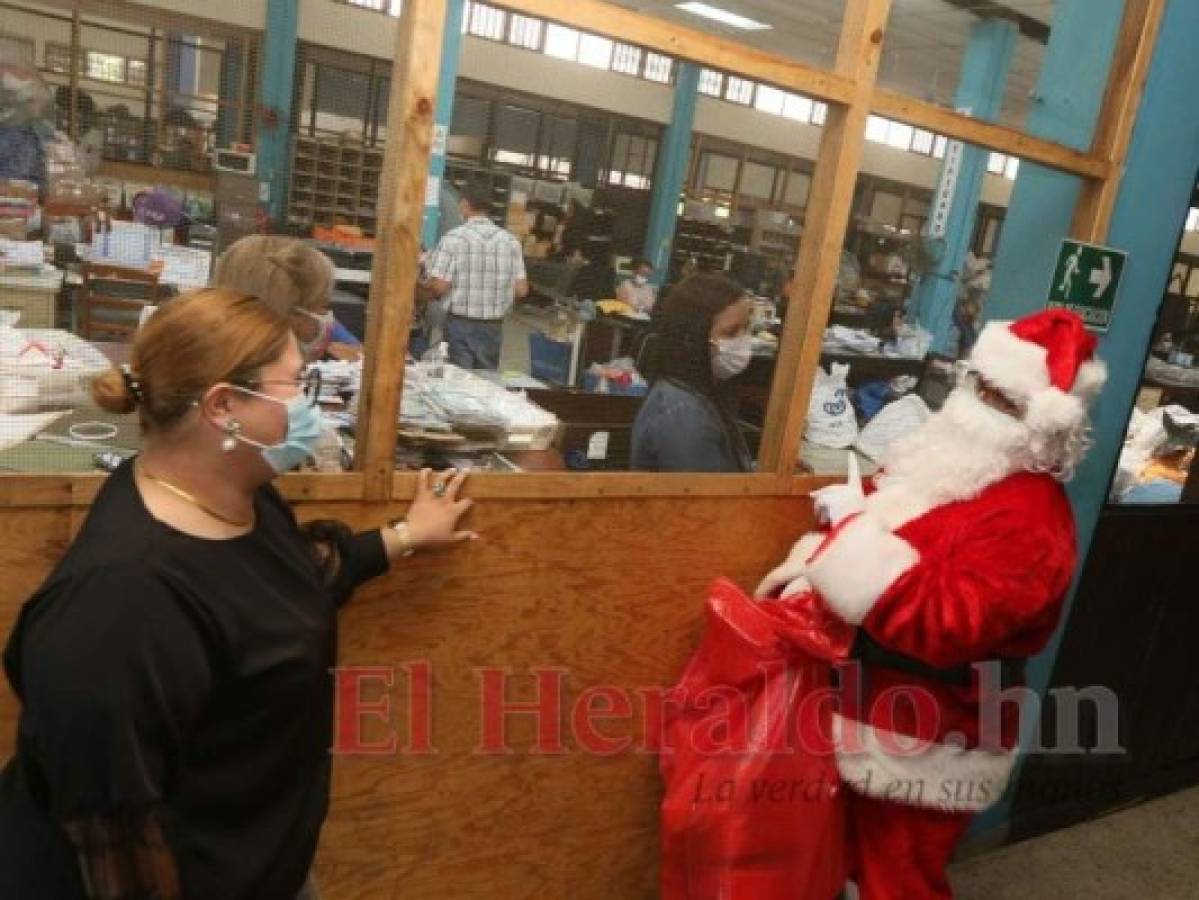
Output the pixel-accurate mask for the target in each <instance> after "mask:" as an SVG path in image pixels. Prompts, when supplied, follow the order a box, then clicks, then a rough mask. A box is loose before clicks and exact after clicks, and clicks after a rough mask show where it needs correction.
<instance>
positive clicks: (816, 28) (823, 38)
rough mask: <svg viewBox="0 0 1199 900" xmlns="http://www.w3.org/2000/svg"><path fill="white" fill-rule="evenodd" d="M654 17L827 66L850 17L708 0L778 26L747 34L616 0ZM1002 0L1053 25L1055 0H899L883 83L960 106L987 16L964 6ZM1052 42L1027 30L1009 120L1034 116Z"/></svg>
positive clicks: (1006, 112) (667, 4)
mask: <svg viewBox="0 0 1199 900" xmlns="http://www.w3.org/2000/svg"><path fill="white" fill-rule="evenodd" d="M614 2H616V3H617V4H618V5H620V6H624V7H626V8H628V9H633V10H637V11H639V12H643V13H645V14H646V15H650V16H654V17H656V18H661V19H666V20H668V21H671V22H677V23H679V24H681V25H687V26H689V27H691V28H695V29H698V30H700V31H704V32H707V33H709V34H719V35H721V36H722V37H727V38H730V39H732V40H735V41H738V42H741V43H744V44H748V45H750V46H753V47H757V48H759V49H762V50H768V51H771V52H773V53H778V54H781V55H783V56H788V57H790V58H792V59H795V60H798V61H801V62H805V63H808V64H811V65H815V66H819V67H821V68H829V67H831V65H832V64H833V59H834V57H835V54H836V44H837V39H838V36H839V35H840V31H841V23H842V20H843V18H844V6H845V4H844V2H843V0H706V2H708V3H709V4H710V5H712V6H718V7H721V8H722V9H727V10H729V11H731V12H735V13H739V14H741V15H743V16H748V17H750V18H752V19H757V20H758V21H760V22H765V23H767V24H769V25H771V26H773V27H772V28H771V29H770V30H767V31H743V30H740V29H737V28H732V27H729V26H725V25H721V24H719V23H717V22H714V21H711V20H709V19H704V18H700V17H698V16H695V15H693V14H690V13H687V12H684V11H682V10H680V9H677V8H676V7H675V3H676V2H677V0H614ZM994 3H1001V4H1002V5H1004V6H1006V7H1008V8H1009V9H1012V10H1014V11H1016V12H1019V13H1021V14H1023V15H1025V16H1027V17H1029V18H1030V19H1033V20H1035V21H1037V22H1041V23H1043V24H1045V25H1048V24H1049V23H1050V22H1051V21H1052V18H1053V8H1054V0H969V2H968V3H965V4H952V3H949V2H947V0H894V3H893V6H892V10H891V18H890V21H889V22H888V27H887V44H886V48H885V51H884V54H883V63H882V71H881V73H880V81H881V84H882V85H883V86H885V87H887V88H891V89H894V90H898V91H902V92H903V93H905V94H910V95H912V96H916V97H920V98H921V99H924V100H929V101H933V102H936V103H940V104H942V105H945V106H953V105H954V102H953V101H954V94H955V92H956V88H957V81H958V73H959V71H960V69H961V63H962V56H963V54H964V52H965V48H966V44H967V42H968V40H969V36H970V29H971V27H972V26H973V25H974V24H975V23H976V22H978V21H979V17H978V16H977V15H975V13H974V12H971V11H970V9H963V8H961V7H962V6H963V5H965V6H970V5H971V4H974V7H975V8H977V9H979V10H982V9H983V8H985V7H987V6H992V5H994ZM1044 55H1045V46H1044V44H1042V43H1040V42H1039V41H1036V40H1033V39H1031V38H1028V37H1026V36H1024V35H1023V34H1022V35H1020V36H1019V38H1018V39H1017V45H1016V52H1015V56H1014V59H1013V60H1012V68H1011V73H1010V75H1009V78H1008V87H1007V95H1006V97H1005V99H1004V104H1003V112H1002V114H1001V116H1000V119H1001V121H1003V122H1005V123H1008V124H1013V125H1019V124H1022V122H1023V120H1024V117H1025V115H1026V114H1027V110H1028V105H1029V97H1030V95H1031V93H1032V91H1033V89H1034V87H1035V86H1036V81H1037V77H1038V76H1039V74H1040V71H1041V65H1042V61H1043V59H1044Z"/></svg>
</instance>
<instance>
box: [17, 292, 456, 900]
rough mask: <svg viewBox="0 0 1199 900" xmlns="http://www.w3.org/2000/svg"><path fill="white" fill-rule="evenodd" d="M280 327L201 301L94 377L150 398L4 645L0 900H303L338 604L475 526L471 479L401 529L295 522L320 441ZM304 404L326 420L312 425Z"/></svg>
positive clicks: (125, 394)
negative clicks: (8, 742) (6, 701)
mask: <svg viewBox="0 0 1199 900" xmlns="http://www.w3.org/2000/svg"><path fill="white" fill-rule="evenodd" d="M303 371H304V364H303V360H302V359H301V356H300V352H299V348H298V346H297V343H296V340H295V338H294V336H293V335H292V334H291V332H290V331H289V329H288V323H287V322H286V320H284V319H282V318H280V317H279V316H278V315H277V314H275V313H273V312H271V311H270V310H269V309H268V308H267V307H266V306H264V305H263V304H261V303H259V302H258V301H257V300H255V299H254V298H251V297H246V296H243V295H239V294H234V293H229V292H225V291H201V292H199V293H197V294H193V295H191V296H188V297H184V298H181V299H179V300H176V301H174V302H172V303H171V304H169V305H167V306H165V307H164V308H163V309H162V310H161V311H160V312H159V313H158V314H157V315H156V316H155V317H154V318H152V319H151V320H150V322H149V323H148V324H147V326H146V327H145V328H144V329H143V330H142V331H141V332H140V333H139V335H138V338H137V340H136V342H135V344H134V347H133V352H132V365H131V367H130V368H129V369H126V370H125V371H124V372H123V373H121V372H112V373H109V374H108V375H106V376H104V377H102V378H101V379H99V380H98V381H97V383H96V385H95V387H94V389H93V392H94V394H95V397H96V400H97V402H98V403H99V404H100V405H101V406H102V407H104V408H106V409H109V410H113V411H117V412H120V411H131V410H132V408H134V407H136V408H138V409H139V410H140V413H141V418H142V423H143V427H144V428H145V431H146V443H145V451H144V452H143V453H142V454H141V456H139V457H138V458H137V459H136V460H135V461H133V462H131V463H126V464H125V465H124V466H122V467H121V468H120V469H119V470H118V471H117V472H116V473H114V474H113V476H112V477H111V478H110V479H109V480H108V481H107V483H106V484H105V485H104V487H103V488H102V490H101V491H100V494H99V496H98V497H97V498H96V501H95V503H94V505H93V507H92V510H91V513H90V515H89V516H88V519H87V521H86V522H85V524H84V526H83V529H82V530H81V531H80V533H79V535H78V537H77V538H76V539H75V541H74V542H73V543H72V545H71V547H70V548H69V549H68V551H67V553H66V555H65V556H64V557H63V559H62V561H61V562H60V563H59V564H58V566H57V567H56V568H55V569H54V571H53V572H52V573H51V574H50V576H49V577H48V578H47V580H46V581H45V583H44V584H43V585H42V587H41V588H40V589H39V590H38V591H37V593H36V594H34V596H33V597H32V598H31V599H30V600H29V601H28V602H27V603H26V604H25V606H24V608H23V609H22V610H21V614H20V618H19V619H18V622H17V625H16V627H15V629H14V631H13V634H12V636H11V638H10V640H9V642H8V646H7V648H6V650H5V653H4V667H5V672H6V674H7V676H8V679H9V681H10V683H11V684H12V687H13V689H14V690H15V692H16V694H17V696H18V697H19V698H20V700H21V703H22V709H21V715H20V720H19V723H18V732H17V750H16V755H15V757H14V758H13V759H12V760H11V761H10V762H9V763H8V765H7V766H6V767H5V769H4V770H3V773H2V774H0V897H2V898H4V900H18V898H19V900H83V898H88V900H176V898H184V900H217V898H219V900H293V898H295V897H296V896H297V894H298V893H299V892H300V891H301V889H302V888H303V886H304V884H305V880H306V877H307V873H308V869H309V866H310V865H311V862H312V858H313V854H314V851H315V848H316V843H317V838H318V835H319V833H320V828H321V823H322V821H323V819H324V816H325V811H326V807H327V804H328V798H329V770H330V755H329V747H330V742H331V734H332V716H333V692H332V684H331V678H330V673H329V670H330V668H331V667H332V666H334V665H335V664H336V647H337V617H336V613H337V609H338V607H339V606H340V605H341V604H342V603H344V602H345V601H346V600H347V599H348V598H349V596H350V594H351V592H352V591H353V589H354V587H355V586H356V585H358V584H360V583H362V582H363V581H365V580H366V579H368V578H371V577H373V576H376V575H379V574H381V573H383V572H385V571H386V570H387V568H388V565H389V561H391V560H394V559H397V558H399V557H401V556H404V555H407V554H408V553H410V552H411V551H412V550H414V549H418V548H421V547H432V546H437V545H444V544H451V543H456V542H458V541H462V540H467V539H469V538H471V537H473V535H472V534H470V533H468V532H462V531H459V530H458V520H459V519H460V517H461V516H462V514H463V513H464V512H465V511H466V510H467V509H468V508H469V505H470V501H466V500H462V501H459V500H457V491H458V489H459V487H460V486H461V483H462V478H461V476H452V477H451V478H450V479H448V480H447V481H443V482H440V483H439V484H438V485H437V486H436V487H435V488H433V487H431V486H430V478H431V476H430V475H429V473H427V472H426V473H422V476H421V481H422V489H421V491H420V493H419V495H418V497H417V499H416V501H415V502H414V503H413V506H412V507H411V509H410V511H409V515H408V518H407V521H406V522H405V523H397V525H396V526H389V527H388V528H385V529H382V530H380V531H374V532H369V533H365V534H359V535H353V534H351V533H350V532H349V530H348V529H347V528H345V526H343V525H341V524H340V523H335V522H318V523H314V524H313V525H311V526H308V527H307V528H300V527H298V526H297V523H296V520H295V517H294V516H293V514H292V512H291V510H290V508H289V507H288V505H287V504H286V503H285V502H284V500H283V499H282V497H281V496H280V495H279V494H278V492H277V491H276V490H275V489H274V488H273V487H271V485H270V482H271V480H272V479H273V477H274V476H275V475H276V474H277V473H278V472H279V471H282V470H284V469H286V468H287V467H289V465H291V464H292V463H294V462H295V461H296V460H297V459H299V458H301V457H302V456H303V455H304V453H305V452H306V449H307V448H308V447H309V446H310V445H311V442H312V439H313V433H314V426H315V433H316V434H319V410H317V409H316V407H315V401H316V397H315V391H314V386H313V385H312V384H310V383H308V382H307V381H306V380H305V379H304V378H303ZM314 415H317V418H315V419H314V418H313V416H314Z"/></svg>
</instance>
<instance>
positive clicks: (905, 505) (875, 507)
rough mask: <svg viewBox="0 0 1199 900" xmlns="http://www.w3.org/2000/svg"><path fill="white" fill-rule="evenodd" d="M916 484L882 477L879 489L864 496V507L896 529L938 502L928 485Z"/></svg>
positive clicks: (889, 526) (916, 517)
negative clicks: (918, 488)
mask: <svg viewBox="0 0 1199 900" xmlns="http://www.w3.org/2000/svg"><path fill="white" fill-rule="evenodd" d="M919 487H920V488H921V490H917V489H916V488H917V486H915V485H912V484H910V483H907V482H898V481H895V480H894V479H886V478H884V479H883V480H882V481H881V482H880V486H879V489H878V490H877V491H875V492H874V493H873V494H871V495H870V496H869V497H867V498H866V509H867V510H868V511H869V512H870V513H871V514H872V515H875V516H877V517H878V518H879V520H880V521H881V522H882V523H883V524H884V525H886V526H887V527H888V528H889V529H891V530H892V531H898V530H899V529H900V528H902V527H903V526H904V525H906V524H908V522H914V521H916V520H917V519H919V518H920V517H921V516H923V515H924V514H925V513H927V512H929V511H930V510H932V509H934V508H935V507H936V506H938V505H939V504H940V503H942V502H944V501H939V500H937V499H936V497H935V496H934V495H933V493H932V490H931V489H930V487H937V485H933V486H927V485H919Z"/></svg>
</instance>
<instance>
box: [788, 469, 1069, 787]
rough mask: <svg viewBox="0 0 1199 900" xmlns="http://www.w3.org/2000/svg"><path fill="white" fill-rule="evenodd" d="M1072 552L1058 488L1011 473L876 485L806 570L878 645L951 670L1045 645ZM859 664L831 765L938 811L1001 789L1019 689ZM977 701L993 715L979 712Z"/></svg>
mask: <svg viewBox="0 0 1199 900" xmlns="http://www.w3.org/2000/svg"><path fill="white" fill-rule="evenodd" d="M809 537H814V536H809ZM1076 553H1077V550H1076V544H1075V531H1074V520H1073V516H1072V513H1071V510H1070V506H1069V504H1068V502H1067V500H1066V496H1065V492H1064V491H1063V489H1062V487H1061V485H1060V484H1059V483H1058V482H1057V481H1055V480H1054V479H1053V478H1051V477H1050V476H1048V475H1042V474H1030V473H1021V474H1017V475H1012V476H1009V477H1007V478H1005V479H1003V480H1002V481H999V482H997V483H995V484H992V485H990V486H989V487H987V488H985V489H983V490H982V491H981V492H980V493H979V494H978V496H976V497H974V498H972V499H965V500H956V501H950V502H942V503H939V504H938V503H937V501H936V500H935V498H929V497H927V496H921V495H920V494H918V493H917V492H915V491H912V490H910V489H907V488H906V487H905V486H904V485H902V484H893V483H888V482H887V481H885V480H884V482H883V483H882V485H881V486H880V488H879V490H877V491H875V492H874V493H873V494H871V495H870V496H869V497H868V498H867V509H866V512H864V513H863V514H861V515H859V516H857V517H856V518H854V519H852V520H850V521H849V522H848V523H847V524H845V525H844V526H843V527H842V528H841V529H839V530H838V531H837V532H836V533H835V534H834V535H833V537H832V538H831V539H830V540H828V541H827V543H826V544H825V546H824V547H823V549H822V550H821V552H820V553H819V554H818V555H817V556H816V557H815V558H814V559H813V560H812V561H811V562H810V563H809V564H808V566H807V571H806V573H805V575H806V578H807V580H808V582H809V583H810V584H811V586H812V588H813V589H814V590H815V591H816V592H817V594H818V595H819V596H820V598H821V599H822V600H823V601H824V603H825V604H826V605H827V607H828V608H829V609H830V610H832V611H833V612H835V613H836V614H837V615H838V616H840V617H841V618H842V619H844V620H845V621H846V622H849V623H852V624H855V625H859V626H860V627H861V628H862V629H864V630H865V631H866V632H867V634H868V635H869V636H870V637H871V638H872V639H873V640H874V641H875V642H876V643H877V644H879V645H881V646H882V647H884V648H887V649H889V650H891V651H895V652H898V653H901V654H904V655H905V656H907V657H911V658H914V659H915V660H918V661H920V662H922V663H925V664H927V665H929V666H933V667H937V668H947V667H959V666H967V665H969V664H971V663H976V662H981V661H986V660H994V659H997V658H1000V657H1008V658H1012V657H1018V658H1023V657H1028V656H1031V655H1033V654H1035V653H1037V652H1038V651H1040V650H1041V649H1042V648H1043V647H1044V646H1045V645H1046V643H1047V642H1048V640H1049V638H1050V636H1051V635H1052V633H1053V631H1054V629H1055V628H1056V626H1057V623H1058V619H1059V617H1060V614H1061V609H1062V602H1063V600H1064V597H1065V595H1066V592H1067V590H1068V588H1069V585H1070V581H1071V578H1072V577H1073V573H1074V567H1075V562H1076ZM861 673H862V681H863V684H862V685H861V693H860V697H861V704H860V706H858V707H857V708H843V709H842V710H841V714H840V715H838V716H836V717H835V719H834V729H835V732H836V736H837V740H838V767H839V769H840V771H841V775H842V778H843V779H844V780H845V781H846V782H847V784H848V785H849V786H850V787H851V788H852V789H854V790H856V791H858V792H860V793H863V794H866V795H868V796H872V797H879V798H883V799H889V800H894V801H897V802H903V803H909V804H914V805H920V806H928V807H933V808H937V809H942V810H946V811H977V810H981V809H984V808H986V807H987V806H990V805H991V804H993V803H994V802H996V801H997V800H998V799H999V798H1000V796H1001V795H1002V794H1003V791H1004V790H1005V789H1006V787H1007V783H1008V780H1009V778H1010V776H1011V772H1012V768H1013V766H1014V763H1015V757H1016V753H1015V750H1014V748H1015V746H1016V743H1017V741H1018V735H1019V706H1018V702H1017V699H1018V694H1017V695H1016V697H1015V698H1014V697H1013V696H1012V694H1011V692H1008V693H1007V694H1003V695H1000V696H995V694H997V693H998V691H999V688H998V686H997V685H995V686H994V690H993V691H991V692H990V693H991V695H992V697H991V699H990V700H987V699H986V697H985V696H984V694H983V692H982V691H980V687H981V685H980V678H979V674H978V672H977V670H976V671H975V672H974V673H973V676H972V677H971V678H970V680H969V682H968V683H967V684H953V683H947V682H946V681H944V680H940V679H935V678H926V677H921V676H919V675H916V674H912V673H911V672H910V671H900V670H897V669H895V668H892V667H882V666H871V665H863V667H862V669H861ZM847 693H848V694H851V695H852V693H853V691H852V690H851V691H848V692H847ZM1000 700H1005V701H1006V702H1003V703H1002V704H1001V703H1000V702H999V701H1000ZM984 707H986V710H989V711H991V713H994V712H995V711H998V713H999V715H998V716H995V715H993V714H987V715H986V717H985V718H984V714H985V712H986V711H985V710H984ZM988 722H991V723H994V724H995V726H996V727H993V728H984V725H986V724H987V723H988Z"/></svg>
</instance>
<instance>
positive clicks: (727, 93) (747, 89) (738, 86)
mask: <svg viewBox="0 0 1199 900" xmlns="http://www.w3.org/2000/svg"><path fill="white" fill-rule="evenodd" d="M724 99H726V100H732V101H733V102H734V103H744V104H746V105H748V104H750V103H752V102H753V99H754V83H753V82H752V81H746V80H745V79H744V78H738V77H737V76H735V75H730V76H729V77H728V82H727V84H726V85H725V89H724Z"/></svg>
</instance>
